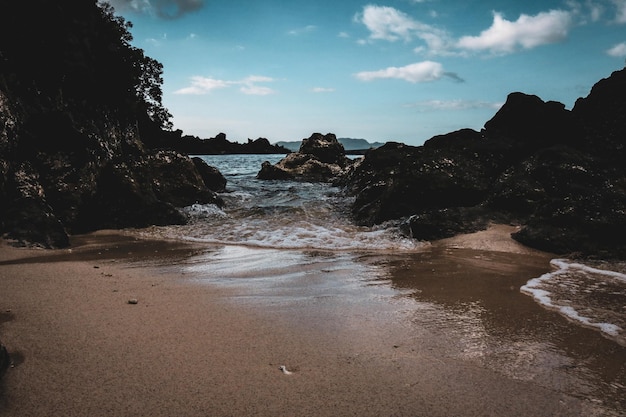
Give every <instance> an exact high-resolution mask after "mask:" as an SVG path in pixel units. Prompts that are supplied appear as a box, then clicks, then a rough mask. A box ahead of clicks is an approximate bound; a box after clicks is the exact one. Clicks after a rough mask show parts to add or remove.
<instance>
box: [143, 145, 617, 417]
mask: <svg viewBox="0 0 626 417" xmlns="http://www.w3.org/2000/svg"><path fill="white" fill-rule="evenodd" d="M283 157H284V155H205V156H201V158H202V159H203V160H204V161H205V162H207V163H208V164H209V165H211V166H214V167H216V168H217V169H219V170H220V172H221V173H222V174H223V175H224V176H225V177H226V179H227V185H226V191H225V192H223V193H220V197H221V198H222V199H223V201H224V205H223V206H222V207H218V206H216V205H212V204H194V205H191V206H189V207H185V208H184V209H183V210H184V212H185V213H186V214H187V215H188V216H189V219H190V221H189V223H188V224H186V225H182V226H166V227H153V228H149V229H145V230H142V231H140V232H139V233H141V234H143V235H145V236H147V237H150V238H159V239H174V240H183V241H189V242H194V243H199V244H207V245H210V246H211V247H212V248H213V249H212V250H209V251H205V252H202V253H198V254H196V255H195V256H193V257H192V258H190V259H187V260H185V261H184V262H183V264H184V268H185V273H187V274H189V275H190V276H194V277H195V279H196V280H198V281H199V282H202V283H208V284H209V285H219V286H222V287H226V288H231V289H235V290H238V291H240V296H239V298H238V299H239V301H240V302H244V303H248V304H259V305H261V304H265V305H268V304H271V305H272V306H274V307H277V306H278V307H281V306H282V307H283V308H289V306H297V310H294V311H298V312H299V313H298V314H294V317H296V316H299V315H301V314H304V313H303V311H306V309H307V308H311V309H312V310H311V311H312V312H313V311H314V312H315V313H312V314H321V313H319V311H320V309H319V306H320V303H326V304H323V305H328V313H327V314H328V316H327V317H324V318H321V322H324V323H325V324H324V325H326V326H331V323H332V325H333V326H338V323H339V322H341V321H342V320H344V319H345V317H337V315H336V314H337V308H336V304H332V302H331V301H333V300H334V301H333V302H335V303H343V309H344V310H342V311H346V309H345V305H346V303H347V304H348V305H349V306H350V307H349V308H348V309H347V311H353V312H354V315H355V317H357V316H358V317H366V316H368V314H373V313H371V312H372V311H374V310H376V311H379V312H380V313H379V314H381V315H386V318H387V319H389V318H390V317H392V318H393V317H395V318H396V319H397V320H396V321H398V322H402V323H405V325H406V326H408V327H407V331H408V334H410V335H411V341H410V344H412V345H414V346H415V347H414V348H415V349H418V348H419V349H432V350H437V351H438V352H440V354H444V355H449V356H452V357H454V358H458V359H461V360H466V361H470V362H476V363H478V364H480V365H481V366H485V367H488V368H490V369H493V370H494V371H495V372H500V373H504V374H506V375H508V376H509V377H511V378H515V379H520V380H526V381H533V382H534V383H539V384H544V385H545V386H546V388H551V389H552V388H554V386H559V387H561V388H559V389H563V391H566V392H568V393H574V395H577V396H580V397H581V398H582V397H584V398H589V399H590V401H593V402H597V403H598V404H600V405H602V406H603V407H604V406H606V407H607V408H606V410H605V411H606V414H602V415H626V414H621V413H626V264H619V263H615V262H612V263H609V262H602V261H595V262H593V263H591V262H585V263H581V262H580V261H574V260H569V259H559V258H557V257H550V256H549V255H548V254H544V255H542V256H528V255H524V254H509V253H504V252H502V253H500V252H497V251H478V250H468V249H454V248H448V247H441V246H437V245H433V244H432V243H431V242H421V241H417V240H415V239H412V238H410V237H408V236H406V235H405V234H403V232H402V227H401V224H402V219H400V220H398V221H394V222H388V223H385V224H382V225H379V226H374V227H364V226H358V225H355V224H354V223H353V222H352V221H351V217H350V206H351V203H352V201H353V200H352V197H349V196H346V195H345V194H344V193H343V192H342V190H341V189H340V188H338V187H334V186H332V185H331V184H323V183H306V182H296V181H283V180H281V181H268V180H258V179H256V175H257V173H258V172H259V170H260V168H261V164H262V163H263V162H264V161H269V162H270V163H276V162H278V161H279V160H280V159H281V158H283ZM373 305H376V307H375V308H374V307H373ZM307 306H308V307H307ZM333 306H335V307H333ZM363 306H368V307H363ZM313 308H315V309H314V310H313ZM359 308H364V309H365V310H368V311H369V312H368V311H365V310H364V311H362V312H361V313H358V314H357V313H356V311H357V310H358V309H359ZM333 314H335V315H333ZM294 320H295V318H294ZM320 325H321V324H320ZM428 334H438V335H440V337H438V338H432V337H426V336H427V335H428ZM432 340H439V341H440V342H438V344H436V345H429V343H433V342H432ZM442 340H443V342H442ZM428 341H430V342H428ZM407 343H409V342H407ZM564 381H566V382H564Z"/></svg>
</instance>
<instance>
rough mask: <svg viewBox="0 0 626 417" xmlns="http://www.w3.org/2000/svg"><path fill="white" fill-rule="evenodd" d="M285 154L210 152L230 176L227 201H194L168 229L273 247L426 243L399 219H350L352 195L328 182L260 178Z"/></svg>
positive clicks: (412, 246)
mask: <svg viewBox="0 0 626 417" xmlns="http://www.w3.org/2000/svg"><path fill="white" fill-rule="evenodd" d="M282 157H284V155H226V156H223V155H209V156H202V158H203V159H204V160H205V161H206V162H207V163H208V164H209V165H212V166H214V167H216V168H218V169H219V170H220V172H221V173H222V174H223V175H224V176H225V177H226V179H227V181H228V182H227V191H226V192H225V193H222V194H221V197H222V198H223V200H224V201H225V206H224V207H223V208H219V207H217V206H216V205H213V204H208V205H201V204H195V205H192V206H190V207H186V208H185V209H184V211H185V212H186V213H187V214H188V215H189V216H190V218H191V222H190V223H189V225H187V226H183V227H174V228H169V229H167V231H166V233H167V234H169V235H170V236H172V235H173V236H175V237H178V238H182V239H187V240H196V241H202V242H208V243H221V244H229V245H232V244H236V245H244V246H250V247H257V248H273V249H323V250H334V251H340V250H351V251H363V250H376V251H380V250H391V251H413V250H417V249H419V248H420V247H421V246H423V244H422V243H419V242H416V241H414V240H412V239H409V238H407V237H405V236H402V235H401V234H400V233H399V230H398V227H397V225H395V224H392V223H388V224H385V225H383V226H381V227H375V228H366V227H359V226H355V225H353V224H352V223H351V222H350V220H349V213H348V211H349V204H350V201H349V199H347V198H345V197H344V196H342V195H341V193H340V190H339V189H338V188H336V187H332V186H331V185H330V184H320V183H303V182H295V181H267V180H257V179H256V178H255V177H256V174H257V173H258V171H259V170H260V169H261V164H262V163H263V161H266V160H267V161H269V162H271V163H276V162H278V161H279V160H280V159H281V158H282Z"/></svg>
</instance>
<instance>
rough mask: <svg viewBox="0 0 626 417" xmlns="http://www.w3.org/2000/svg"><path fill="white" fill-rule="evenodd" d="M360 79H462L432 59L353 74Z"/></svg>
mask: <svg viewBox="0 0 626 417" xmlns="http://www.w3.org/2000/svg"><path fill="white" fill-rule="evenodd" d="M354 76H355V77H356V78H357V79H359V80H361V81H373V80H376V79H398V80H404V81H408V82H410V83H412V84H415V83H425V82H431V81H436V80H439V79H441V78H443V77H449V78H452V79H454V80H455V81H462V79H461V78H460V77H459V76H458V75H456V74H454V73H450V72H445V71H444V70H443V65H441V64H440V63H438V62H433V61H423V62H416V63H414V64H409V65H406V66H404V67H388V68H385V69H381V70H378V71H363V72H359V73H356V74H354Z"/></svg>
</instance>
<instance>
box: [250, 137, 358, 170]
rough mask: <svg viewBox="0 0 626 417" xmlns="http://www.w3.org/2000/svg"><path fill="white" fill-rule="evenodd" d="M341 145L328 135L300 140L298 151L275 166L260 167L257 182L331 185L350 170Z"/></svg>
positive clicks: (348, 160)
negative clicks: (295, 182)
mask: <svg viewBox="0 0 626 417" xmlns="http://www.w3.org/2000/svg"><path fill="white" fill-rule="evenodd" d="M353 163H354V161H352V160H351V159H350V158H348V157H346V152H345V150H344V149H343V145H342V144H341V143H339V142H338V141H337V138H336V137H335V135H333V134H332V133H328V134H327V135H322V134H320V133H314V134H313V135H311V137H310V138H308V139H303V140H302V145H300V150H299V151H298V152H296V153H291V154H288V155H287V156H286V157H284V158H283V159H281V160H280V161H279V162H278V163H277V164H276V165H274V166H272V165H271V164H269V163H263V165H262V166H261V170H260V171H259V173H258V174H257V178H258V179H266V180H275V179H279V180H280V179H283V180H285V179H294V180H298V181H309V182H334V181H336V180H337V179H338V178H340V177H341V176H342V175H344V174H345V173H346V172H347V171H348V169H349V168H350V167H351V166H352V164H353Z"/></svg>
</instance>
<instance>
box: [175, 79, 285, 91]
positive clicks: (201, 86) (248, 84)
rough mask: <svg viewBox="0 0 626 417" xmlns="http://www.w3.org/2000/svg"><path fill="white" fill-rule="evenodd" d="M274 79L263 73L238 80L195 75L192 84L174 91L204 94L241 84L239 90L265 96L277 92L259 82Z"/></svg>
mask: <svg viewBox="0 0 626 417" xmlns="http://www.w3.org/2000/svg"><path fill="white" fill-rule="evenodd" d="M272 81H274V79H273V78H270V77H265V76H262V75H250V76H248V77H246V78H244V79H242V80H238V81H226V80H218V79H215V78H211V77H202V76H194V77H191V85H190V86H189V87H184V88H181V89H179V90H176V91H174V94H182V95H203V94H210V93H211V92H213V91H214V90H218V89H221V88H228V87H230V86H233V85H240V86H241V87H240V88H239V91H241V92H242V93H244V94H248V95H257V96H265V95H268V94H273V93H275V91H274V90H272V89H271V88H269V87H265V86H260V85H257V83H268V82H272Z"/></svg>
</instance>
